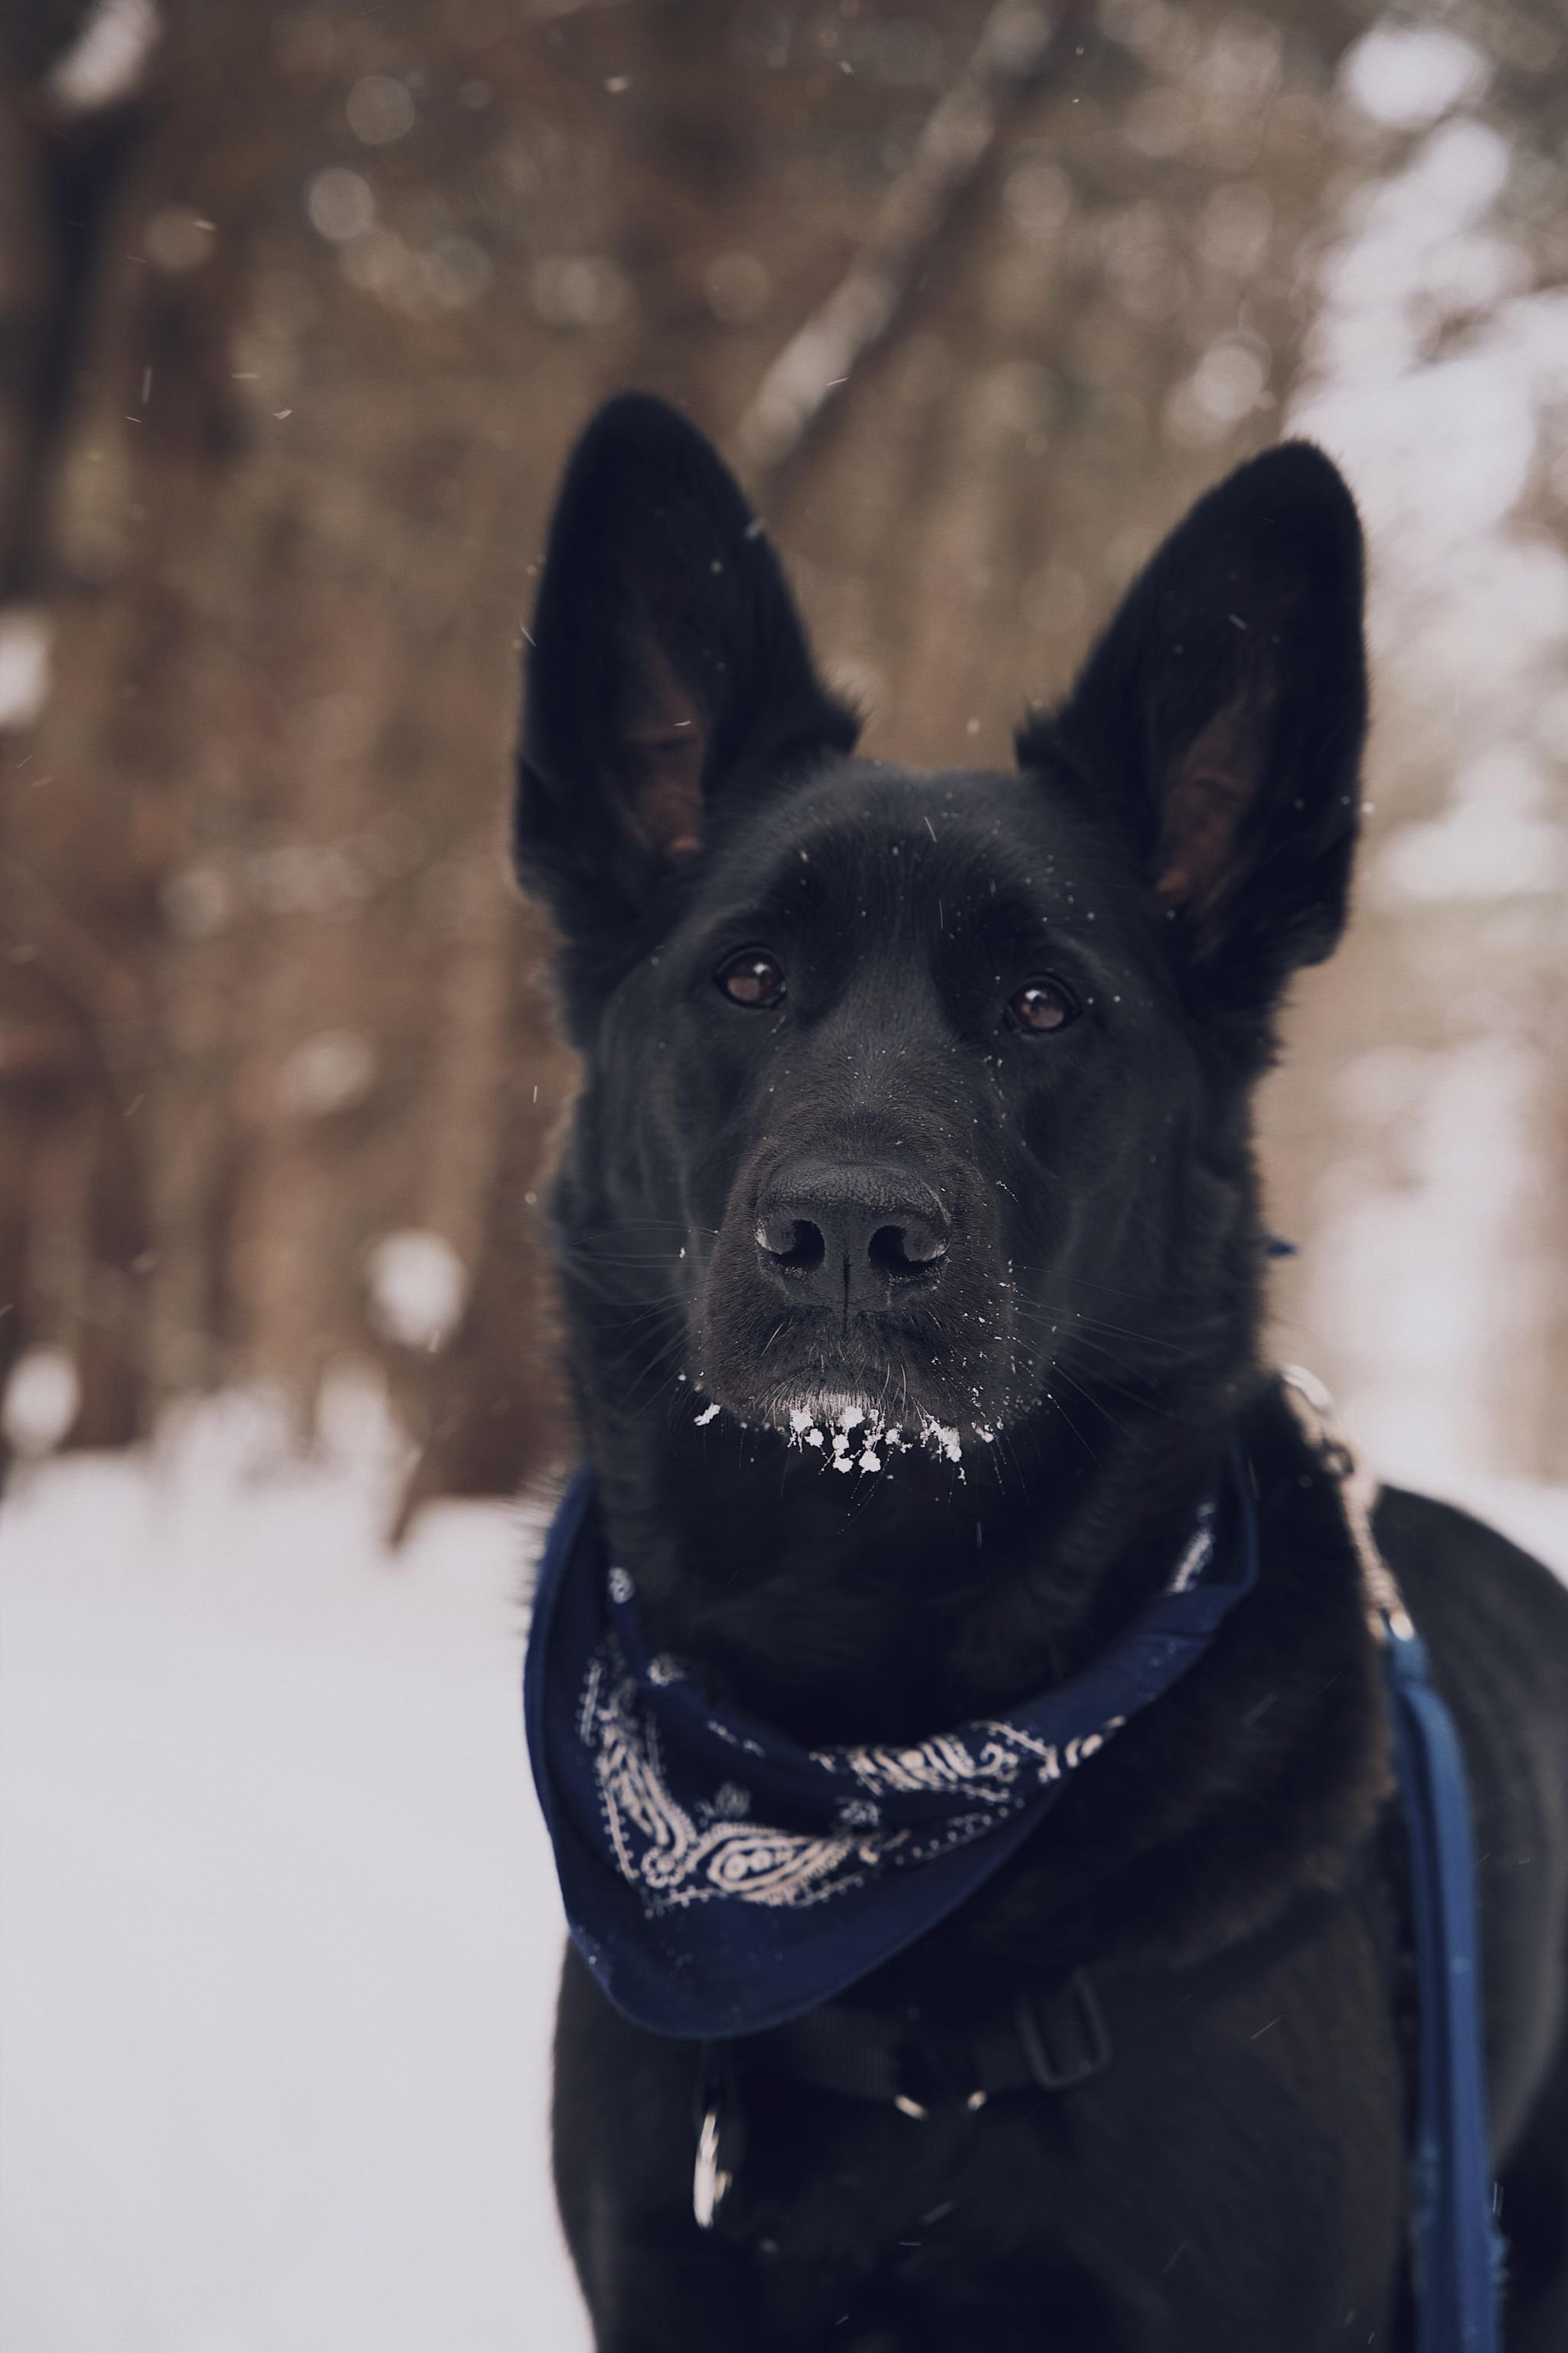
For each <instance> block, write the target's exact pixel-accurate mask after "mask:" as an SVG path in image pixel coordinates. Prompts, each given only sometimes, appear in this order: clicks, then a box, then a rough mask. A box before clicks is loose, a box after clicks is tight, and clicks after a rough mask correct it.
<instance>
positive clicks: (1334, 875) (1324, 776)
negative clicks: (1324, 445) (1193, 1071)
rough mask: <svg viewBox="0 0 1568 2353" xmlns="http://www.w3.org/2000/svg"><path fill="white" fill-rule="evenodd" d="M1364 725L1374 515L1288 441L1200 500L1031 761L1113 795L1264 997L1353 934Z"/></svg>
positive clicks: (1154, 871) (1169, 885) (1022, 746)
mask: <svg viewBox="0 0 1568 2353" xmlns="http://www.w3.org/2000/svg"><path fill="white" fill-rule="evenodd" d="M1365 733H1366V664H1365V656H1364V652H1363V644H1362V539H1361V527H1360V524H1359V522H1358V521H1357V519H1356V512H1355V507H1354V504H1353V502H1352V499H1351V494H1350V492H1349V491H1348V490H1347V489H1346V487H1345V484H1344V482H1343V480H1342V478H1341V476H1340V474H1339V473H1338V472H1337V470H1335V468H1334V467H1333V466H1332V465H1331V463H1330V461H1329V460H1328V459H1327V458H1325V457H1324V456H1323V455H1322V453H1321V450H1318V449H1314V448H1311V447H1310V444H1308V443H1306V442H1304V441H1295V442H1286V443H1285V444H1283V446H1282V447H1280V448H1277V449H1270V450H1268V451H1267V452H1266V453H1265V454H1264V455H1263V456H1262V457H1260V458H1255V459H1253V460H1252V462H1251V463H1250V464H1249V465H1246V466H1243V467H1241V468H1240V469H1239V470H1237V472H1236V473H1234V474H1232V475H1231V476H1230V477H1229V479H1228V480H1226V481H1224V482H1222V483H1221V484H1220V485H1219V487H1218V489H1217V490H1214V491H1210V492H1209V493H1208V495H1207V497H1206V498H1204V499H1202V500H1200V501H1199V502H1198V504H1197V505H1196V506H1195V507H1194V509H1193V511H1192V512H1191V513H1190V514H1189V515H1188V516H1187V518H1186V521H1185V522H1183V523H1182V524H1180V525H1179V526H1178V528H1177V529H1176V530H1175V531H1174V532H1173V533H1172V534H1171V536H1170V538H1169V539H1168V540H1167V541H1166V542H1165V543H1164V545H1163V547H1162V548H1161V549H1160V551H1159V553H1158V554H1156V555H1155V556H1154V557H1153V558H1152V561H1151V562H1150V564H1149V565H1148V567H1147V569H1146V570H1145V571H1144V572H1143V574H1142V576H1141V577H1140V578H1139V579H1138V580H1137V581H1136V582H1135V583H1134V585H1133V586H1132V587H1131V589H1130V590H1129V592H1128V595H1127V596H1126V598H1125V600H1124V602H1123V603H1122V606H1121V610H1120V611H1119V612H1118V614H1117V615H1116V617H1115V618H1114V620H1112V622H1111V624H1110V628H1108V629H1107V630H1106V632H1105V635H1104V636H1103V637H1102V638H1101V639H1100V643H1099V644H1098V646H1096V648H1095V649H1094V651H1093V652H1092V653H1091V654H1090V656H1089V660H1088V661H1087V663H1086V664H1085V666H1084V669H1083V671H1082V673H1081V675H1080V677H1079V681H1078V683H1077V685H1076V686H1075V687H1074V689H1073V691H1072V693H1071V695H1070V696H1069V698H1068V702H1067V703H1066V705H1065V706H1064V708H1063V709H1062V710H1061V712H1059V713H1058V715H1057V717H1056V719H1055V721H1054V722H1049V721H1047V722H1041V723H1034V724H1032V725H1031V726H1029V727H1028V728H1026V730H1025V731H1024V733H1022V734H1021V735H1020V737H1019V739H1018V756H1019V759H1020V761H1021V762H1022V763H1023V764H1024V765H1026V766H1033V765H1041V766H1043V765H1047V764H1050V765H1059V755H1060V752H1061V751H1063V750H1065V752H1066V754H1068V760H1069V762H1070V764H1071V765H1072V766H1073V767H1074V768H1075V769H1077V770H1078V771H1079V773H1080V775H1081V776H1082V778H1083V781H1084V784H1085V786H1086V788H1087V789H1088V790H1089V791H1090V792H1091V793H1093V794H1095V795H1096V796H1100V795H1110V796H1113V797H1115V800H1116V802H1117V805H1118V808H1119V813H1120V815H1121V818H1122V819H1123V821H1124V822H1125V823H1126V824H1127V825H1128V826H1129V828H1131V836H1132V839H1133V840H1134V842H1135V844H1136V846H1137V850H1138V854H1139V856H1140V858H1141V859H1142V860H1143V862H1144V867H1145V871H1146V872H1147V874H1148V876H1149V880H1150V882H1151V884H1152V888H1153V890H1154V892H1156V893H1157V895H1158V897H1159V899H1160V900H1161V901H1162V902H1163V904H1164V905H1165V906H1166V908H1167V909H1169V910H1171V911H1172V912H1173V916H1174V918H1175V922H1176V924H1177V925H1178V927H1179V931H1180V935H1181V937H1182V940H1183V942H1184V946H1185V949H1186V952H1187V953H1188V954H1189V955H1191V956H1192V957H1193V958H1194V960H1195V961H1196V962H1198V963H1199V964H1202V965H1208V966H1210V967H1211V968H1222V969H1223V970H1224V971H1225V972H1226V975H1227V976H1229V977H1231V978H1232V979H1233V980H1234V981H1235V982H1236V983H1237V984H1239V985H1241V986H1242V987H1244V988H1246V989H1247V991H1248V993H1250V994H1253V995H1255V996H1262V997H1268V996H1269V995H1270V994H1272V993H1273V992H1274V991H1275V990H1277V989H1278V987H1279V984H1280V982H1282V981H1283V979H1284V978H1285V977H1286V976H1287V975H1288V974H1289V971H1291V970H1292V969H1293V968H1294V966H1296V965H1301V964H1312V963H1316V962H1317V961H1318V960H1319V959H1320V958H1321V957H1323V956H1326V955H1328V954H1329V952H1330V950H1331V948H1332V947H1333V945H1334V943H1335V941H1336V940H1337V939H1338V937H1339V934H1340V932H1341V930H1342V926H1343V923H1344V917H1345V909H1346V901H1347V893H1348V888H1349V881H1350V868H1351V860H1352V854H1353V851H1354V848H1355V835H1356V817H1357V797H1358V771H1359V766H1360V760H1361V750H1362V743H1363V737H1364V735H1365ZM1053 746H1055V747H1057V749H1058V758H1057V760H1056V761H1055V762H1053V761H1052V760H1051V753H1052V749H1053Z"/></svg>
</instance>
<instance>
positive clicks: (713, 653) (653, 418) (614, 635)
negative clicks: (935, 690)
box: [515, 393, 858, 944]
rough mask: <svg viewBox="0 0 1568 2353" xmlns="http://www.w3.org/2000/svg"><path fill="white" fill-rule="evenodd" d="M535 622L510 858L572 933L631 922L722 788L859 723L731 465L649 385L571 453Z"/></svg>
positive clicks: (590, 938) (831, 740) (833, 741)
mask: <svg viewBox="0 0 1568 2353" xmlns="http://www.w3.org/2000/svg"><path fill="white" fill-rule="evenodd" d="M528 638H529V650H528V659H527V693H526V699H525V702H524V707H523V727H522V743H521V750H520V754H519V759H518V794H517V810H516V831H515V849H516V857H517V864H518V869H519V872H520V874H521V879H522V881H523V882H524V883H525V884H526V885H528V886H529V887H531V888H532V889H534V890H536V891H538V892H540V893H541V895H542V897H544V898H545V899H547V900H548V901H549V902H550V903H551V905H552V908H553V910H554V913H555V915H556V918H557V920H558V922H559V923H560V924H561V926H562V929H563V932H564V933H565V934H566V936H567V939H568V940H569V941H571V942H572V943H574V944H595V943H598V942H604V941H606V940H608V939H610V938H612V937H614V936H616V935H618V936H621V937H624V936H625V934H626V926H627V924H628V923H634V924H635V923H636V922H637V918H638V917H639V916H640V915H641V913H643V911H644V910H645V909H646V908H647V906H648V904H649V903H650V902H651V901H652V899H653V898H654V896H655V894H656V893H657V892H658V888H659V886H660V884H661V882H662V881H664V879H665V878H666V877H667V876H668V874H669V873H670V872H671V871H672V870H673V869H675V868H677V867H679V865H681V864H682V863H684V862H685V861H686V860H689V858H691V857H692V855H693V854H694V853H695V852H696V851H697V850H698V849H700V846H701V843H702V840H703V838H704V836H705V834H706V832H707V830H708V824H709V819H710V814H711V805H712V802H713V800H714V797H715V796H716V795H717V794H718V793H720V792H721V791H722V790H724V789H726V788H727V787H728V786H730V785H731V784H732V783H733V782H735V781H737V780H739V779H740V778H742V776H748V775H750V776H765V775H769V774H773V773H776V772H778V771H779V770H781V769H783V768H784V767H786V766H789V765H795V764H798V763H800V762H801V761H803V760H806V759H809V758H811V757H812V756H813V755H816V754H821V753H823V752H825V751H828V750H835V751H847V750H849V749H850V747H851V746H852V745H853V744H854V742H855V738H856V735H857V733H858V722H857V721H856V719H855V717H854V715H853V713H852V712H849V711H848V710H847V708H846V707H845V706H844V705H843V704H842V703H840V702H837V701H836V700H835V699H834V697H833V696H832V695H830V694H829V693H828V692H827V691H826V688H825V687H824V686H823V685H822V684H821V683H820V681H819V680H818V678H817V676H816V670H815V669H814V668H813V665H812V660H811V655H810V652H809V650H808V649H807V646H806V640H805V631H804V630H803V628H802V627H801V624H800V621H799V619H798V617H797V616H796V613H795V606H794V604H793V602H792V600H791V597H790V593H789V590H788V588H787V587H786V586H785V585H784V575H783V573H782V572H781V571H780V569H779V565H778V559H777V557H776V556H775V555H774V554H773V550H772V548H771V547H770V546H769V545H768V543H767V541H766V540H765V539H764V538H763V532H762V526H761V524H760V523H758V522H756V521H755V520H754V518H753V516H752V511H751V509H750V507H749V506H748V505H747V503H746V501H745V499H744V498H743V497H742V493H741V491H740V490H739V489H738V487H737V485H736V483H735V481H734V480H733V478H732V477H731V474H730V473H729V472H728V470H726V468H725V467H724V465H723V464H722V462H721V459H720V458H719V457H718V455H717V453H716V452H715V450H714V449H713V448H712V445H711V444H710V442H709V441H708V440H707V439H706V438H704V437H703V435H702V434H700V432H698V430H697V428H696V427H694V426H692V425H689V424H688V423H687V421H686V419H685V418H684V417H681V416H680V415H679V413H678V411H676V410H675V409H673V408H671V407H669V406H668V405H667V404H666V403H665V402H663V401H661V400H656V399H654V398H653V397H651V396H649V395H647V394H642V393H625V394H622V395H621V396H620V397H619V398H617V399H615V400H612V401H611V402H609V404H608V405H607V406H605V407H604V408H602V409H601V410H600V411H599V414H598V415H597V416H596V417H595V418H594V419H593V420H592V422H591V423H590V424H589V426H588V427H587V429H586V431H585V432H584V435H583V438H582V439H581V440H580V441H579V442H578V444H577V447H576V448H575V450H574V452H573V455H572V459H571V462H570V463H569V465H568V467H567V469H566V476H565V480H564V481H563V483H562V486H561V494H560V497H559V500H558V501H557V503H556V508H555V514H554V518H553V520H552V523H551V527H550V540H549V544H548V547H547V549H546V552H545V561H544V575H543V578H542V581H541V584H540V590H539V601H538V605H537V607H536V608H535V612H534V616H533V621H532V626H531V629H530V630H529V632H528Z"/></svg>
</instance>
